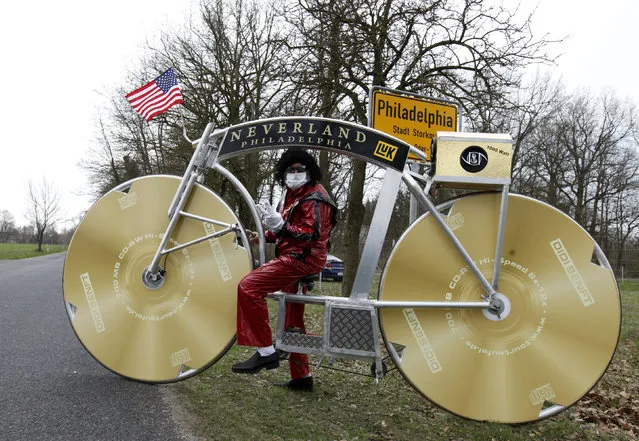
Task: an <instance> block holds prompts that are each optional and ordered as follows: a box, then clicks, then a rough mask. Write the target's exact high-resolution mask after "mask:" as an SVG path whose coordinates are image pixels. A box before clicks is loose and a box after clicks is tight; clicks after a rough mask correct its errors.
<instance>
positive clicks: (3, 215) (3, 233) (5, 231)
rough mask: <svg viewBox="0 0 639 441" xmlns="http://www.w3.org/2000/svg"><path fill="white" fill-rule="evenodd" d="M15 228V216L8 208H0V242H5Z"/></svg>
mask: <svg viewBox="0 0 639 441" xmlns="http://www.w3.org/2000/svg"><path fill="white" fill-rule="evenodd" d="M14 228H15V218H14V217H13V215H12V214H11V213H10V212H9V210H0V242H6V241H7V239H8V238H9V233H10V232H11V231H12V230H13V229H14Z"/></svg>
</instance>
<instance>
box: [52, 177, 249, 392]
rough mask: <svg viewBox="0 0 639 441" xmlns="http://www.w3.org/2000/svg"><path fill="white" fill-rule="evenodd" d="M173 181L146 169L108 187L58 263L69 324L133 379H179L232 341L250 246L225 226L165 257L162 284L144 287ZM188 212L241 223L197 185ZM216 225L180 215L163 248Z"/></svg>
mask: <svg viewBox="0 0 639 441" xmlns="http://www.w3.org/2000/svg"><path fill="white" fill-rule="evenodd" d="M179 183H180V179H179V178H177V177H171V176H149V177H144V178H140V179H136V180H133V181H131V182H130V183H128V184H125V185H123V186H120V187H118V189H120V190H118V189H114V190H111V191H110V192H109V193H107V194H106V195H105V196H104V197H102V198H101V199H100V200H99V201H98V202H96V204H95V205H93V207H92V208H91V209H90V210H89V212H88V213H87V214H86V216H85V217H84V218H83V219H82V222H81V223H80V225H79V226H78V228H77V230H76V232H75V234H74V236H73V239H72V240H71V243H70V245H69V249H68V252H67V256H66V260H65V264H64V279H63V291H64V300H65V302H66V306H67V312H68V314H69V318H70V320H71V325H72V327H73V330H74V332H75V333H76V335H77V336H78V338H79V340H80V341H81V342H82V344H83V345H84V347H85V348H86V349H87V350H88V351H89V352H90V353H91V355H93V357H95V358H96V360H98V361H99V362H100V363H102V364H103V365H104V366H105V367H107V368H108V369H110V370H112V371H114V372H116V373H118V374H120V375H122V376H125V377H128V378H131V379H134V380H139V381H145V382H154V383H155V382H171V381H177V380H180V379H183V378H187V377H189V376H192V375H194V374H196V373H198V372H200V371H202V370H204V369H206V368H207V367H209V366H210V365H211V364H213V363H214V362H215V361H217V360H218V359H219V358H220V357H221V356H222V355H223V354H224V353H225V352H226V351H227V350H228V349H229V347H230V346H231V345H232V343H233V341H234V339H235V323H236V303H237V284H238V283H239V281H240V280H241V279H242V277H244V276H245V275H246V274H248V272H249V271H250V270H251V256H250V252H249V251H248V250H247V249H245V248H243V247H241V246H239V245H238V244H237V241H236V236H235V234H234V233H230V234H225V235H223V236H220V237H218V238H215V239H209V240H205V241H204V242H200V243H198V244H196V245H191V246H188V247H186V248H183V249H180V250H177V251H174V252H171V253H169V254H168V255H166V256H164V257H162V259H161V260H160V266H161V267H162V268H163V269H164V270H165V271H166V273H165V274H164V283H162V284H159V285H158V286H153V287H152V289H150V288H148V287H147V286H148V283H146V284H145V283H144V282H143V273H144V271H145V269H146V268H147V267H148V266H149V265H150V264H151V261H152V260H153V257H154V255H155V252H156V250H157V249H158V247H159V245H160V241H161V239H162V237H163V236H164V233H165V231H166V228H167V226H168V223H169V218H168V208H169V205H170V204H171V201H172V200H173V196H174V195H175V192H176V190H177V188H178V185H179ZM184 211H186V212H188V213H192V214H195V215H199V216H202V217H205V218H208V219H212V220H216V221H220V222H224V223H226V224H238V220H237V218H236V217H235V216H234V214H233V212H232V211H231V209H230V208H229V207H228V206H227V205H226V204H225V203H224V202H223V201H222V200H221V199H220V198H219V196H217V195H216V194H215V193H213V192H212V191H210V190H208V189H207V188H205V187H203V186H200V185H196V186H195V187H194V188H193V191H192V193H191V197H190V199H189V201H188V202H187V205H186V206H185V208H184ZM222 228H223V227H220V226H217V225H213V224H210V223H203V222H200V221H198V220H193V219H189V218H185V217H182V218H180V220H179V221H178V223H177V226H176V228H175V230H174V232H173V234H172V235H171V239H170V240H169V243H168V245H167V248H172V247H175V246H178V245H179V244H184V243H187V242H189V241H191V240H195V239H198V238H201V237H203V236H206V235H207V234H210V233H212V232H213V231H219V230H220V229H222Z"/></svg>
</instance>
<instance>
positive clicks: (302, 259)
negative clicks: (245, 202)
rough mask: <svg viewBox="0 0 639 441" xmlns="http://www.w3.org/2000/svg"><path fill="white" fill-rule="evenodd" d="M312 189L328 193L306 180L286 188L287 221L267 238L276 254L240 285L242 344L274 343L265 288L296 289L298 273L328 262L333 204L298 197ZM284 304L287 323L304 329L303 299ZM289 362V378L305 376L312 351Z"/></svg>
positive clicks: (315, 270) (311, 271)
mask: <svg viewBox="0 0 639 441" xmlns="http://www.w3.org/2000/svg"><path fill="white" fill-rule="evenodd" d="M314 191H319V192H322V194H326V190H325V189H324V187H322V186H321V185H319V184H317V185H314V186H312V185H308V184H307V185H304V186H303V187H301V188H300V189H298V190H297V191H290V190H289V191H287V194H286V197H285V199H284V202H283V204H281V205H280V208H279V210H280V213H281V214H282V217H283V219H284V221H285V225H284V227H283V228H282V230H280V232H278V234H274V233H273V232H271V231H269V232H267V235H266V238H267V240H269V241H273V240H275V241H276V247H275V254H276V256H277V257H276V258H275V259H273V260H270V261H269V262H267V263H266V264H265V265H263V266H261V267H259V268H257V269H255V270H254V271H252V272H251V273H249V274H248V275H247V276H246V277H244V278H243V279H242V281H241V282H240V283H239V285H238V289H237V295H238V297H237V298H238V305H237V306H238V307H237V343H238V344H239V345H243V346H257V347H265V346H270V345H271V344H273V336H272V333H271V328H270V324H269V316H268V308H267V305H266V294H268V293H269V292H275V291H283V292H289V293H297V282H298V281H299V279H301V278H302V277H304V276H307V275H310V274H317V273H319V272H320V271H321V270H322V268H323V267H324V263H325V262H326V255H327V254H328V240H329V236H330V232H331V229H332V227H333V210H334V208H333V207H332V206H331V205H329V204H327V203H325V202H321V201H315V200H306V201H301V202H300V200H301V199H302V198H303V197H304V196H306V195H308V194H310V193H312V192H314ZM317 214H319V218H318V217H317V216H316V215H317ZM318 230H319V231H318ZM286 308H287V310H286V320H285V324H284V326H285V328H289V327H294V328H299V329H300V330H301V331H302V332H306V330H305V326H304V305H303V304H293V303H291V304H288V305H287V306H286ZM289 366H290V372H291V378H303V377H305V376H307V375H308V374H309V373H310V370H309V368H308V356H306V355H304V354H291V355H290V358H289Z"/></svg>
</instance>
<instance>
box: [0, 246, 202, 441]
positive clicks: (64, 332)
mask: <svg viewBox="0 0 639 441" xmlns="http://www.w3.org/2000/svg"><path fill="white" fill-rule="evenodd" d="M64 256H65V254H64V253H61V254H52V255H48V256H43V257H36V258H33V259H25V260H0V440H2V441H4V440H7V441H9V440H11V441H21V440H25V441H27V440H28V441H38V440H60V441H62V440H64V441H73V440H82V441H91V440H100V441H102V440H104V441H107V440H126V441H129V440H131V441H132V440H136V441H137V440H163V441H164V440H167V441H171V440H192V439H193V437H191V436H190V435H189V434H188V432H187V430H186V428H185V427H183V426H184V424H180V422H179V421H180V418H179V417H178V415H180V414H181V411H180V406H179V403H178V402H177V396H176V395H175V394H174V393H173V392H172V391H171V385H148V384H142V383H137V382H133V381H129V380H126V379H123V378H121V377H119V376H117V375H116V374H114V373H112V372H110V371H109V370H107V369H106V368H104V367H103V366H102V365H100V364H99V363H98V362H97V361H95V360H94V359H93V357H91V355H90V354H89V353H88V352H87V351H86V350H85V349H84V348H83V347H82V345H81V344H80V342H79V341H78V339H77V338H76V336H75V334H74V333H73V330H72V329H71V325H70V324H69V320H68V318H67V315H66V311H65V307H64V301H63V297H62V266H63V264H64Z"/></svg>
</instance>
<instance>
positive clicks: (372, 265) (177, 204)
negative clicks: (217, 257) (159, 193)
mask: <svg viewBox="0 0 639 441" xmlns="http://www.w3.org/2000/svg"><path fill="white" fill-rule="evenodd" d="M294 118H295V117H293V119H294ZM317 120H318V121H319V120H322V121H329V122H330V121H333V120H329V119H325V118H317ZM263 121H264V122H268V121H270V120H263ZM340 123H343V122H340ZM351 125H352V126H353V127H359V128H361V130H365V131H368V132H371V133H373V132H377V131H376V130H375V129H372V128H370V127H364V126H359V125H356V124H351ZM232 129H233V127H228V128H226V129H222V130H213V125H212V124H209V125H207V127H206V129H205V131H204V133H203V135H202V137H201V138H200V139H199V140H196V141H194V142H193V144H197V146H196V148H195V151H194V153H193V157H192V158H191V161H190V163H189V165H188V167H187V169H186V171H185V173H184V176H183V178H182V181H181V182H180V185H179V187H178V190H177V191H176V194H175V196H174V198H173V201H172V203H171V206H170V207H169V210H168V215H169V218H170V221H169V225H168V227H167V229H166V232H165V234H164V238H163V240H162V243H161V244H160V246H159V248H158V250H157V252H156V254H155V256H154V258H153V261H152V262H151V263H150V265H149V267H148V268H147V271H148V274H150V275H151V276H154V277H162V274H161V272H162V269H161V268H160V264H159V263H160V259H161V257H162V256H163V255H165V254H168V253H170V252H173V251H176V250H178V249H181V248H185V247H188V246H191V245H194V244H196V243H199V242H202V241H204V240H207V239H210V238H212V237H217V236H221V235H224V234H228V233H235V234H238V235H240V236H241V238H242V241H243V243H244V244H248V241H247V237H246V233H245V231H244V229H243V228H242V226H241V225H229V224H226V223H223V222H219V221H216V220H214V219H207V218H203V217H201V216H198V215H194V214H191V213H187V212H185V211H184V210H183V208H184V206H185V204H186V202H187V201H188V198H189V196H190V194H191V191H192V189H193V187H194V186H195V184H196V182H197V181H198V179H200V178H201V176H202V175H203V173H204V171H205V170H206V169H209V168H210V169H213V170H214V171H216V172H218V173H220V174H221V175H222V176H223V177H224V178H226V179H227V180H229V182H230V183H231V184H232V185H233V186H234V187H235V188H236V189H237V191H238V192H239V193H240V194H241V195H242V197H243V199H244V201H245V202H246V204H247V205H248V207H249V209H250V212H251V215H252V216H253V219H254V220H255V225H256V226H257V230H258V233H259V238H260V240H259V263H260V265H262V264H264V262H265V241H264V231H263V229H262V226H261V222H260V220H259V216H258V213H257V210H256V208H255V203H254V201H253V200H252V198H251V196H250V194H249V192H248V191H247V190H246V188H245V187H244V186H243V185H242V183H241V182H240V181H239V180H238V179H237V178H236V177H235V176H234V175H233V174H232V173H230V172H229V171H228V170H226V169H225V168H224V167H222V166H221V165H220V164H219V163H218V160H220V159H226V158H227V157H230V156H236V155H237V154H241V153H233V154H230V155H219V150H220V145H221V144H222V143H223V141H224V138H225V137H226V135H227V133H228V132H229V130H232ZM386 136H388V135H386ZM391 138H392V137H391ZM395 140H396V143H397V144H398V145H404V148H406V146H408V144H406V143H404V142H403V141H401V140H399V139H395ZM285 147H288V146H285ZM285 147H282V146H278V147H270V148H258V149H252V150H251V151H255V150H267V149H274V148H285ZM305 147H307V148H314V149H318V150H329V151H333V152H338V153H342V154H346V155H349V153H348V152H345V151H343V150H339V149H334V148H329V147H320V146H309V145H305ZM408 148H409V151H410V153H412V154H413V155H415V156H417V157H419V158H420V159H422V160H423V161H426V157H425V155H424V153H423V152H421V151H420V150H418V149H416V148H414V147H412V146H408ZM350 156H353V157H358V158H360V159H365V158H361V157H360V156H358V155H355V154H352V155H350ZM369 162H372V163H375V164H376V165H380V164H379V163H378V162H374V161H369ZM426 163H427V165H428V162H427V161H426ZM447 180H448V179H447ZM451 180H454V179H451ZM467 180H468V178H466V180H464V179H460V180H459V181H458V182H462V181H464V182H466V181H467ZM402 181H403V182H404V184H405V185H406V186H407V188H408V190H409V191H410V193H411V195H412V197H413V198H414V199H415V200H416V201H417V203H419V204H421V206H422V207H423V208H424V209H425V210H426V211H427V212H429V213H430V214H431V215H432V216H433V218H434V219H435V220H436V222H437V223H438V224H439V225H440V227H441V228H442V230H443V231H444V232H445V233H446V235H447V236H448V238H449V239H450V241H451V243H452V244H453V245H454V247H455V249H456V250H457V251H458V252H459V254H460V255H461V257H462V258H463V259H464V261H465V262H466V264H467V265H468V267H469V268H470V269H471V271H472V272H473V274H474V275H475V277H476V278H477V280H479V282H480V283H481V285H482V287H483V289H484V291H485V295H483V296H482V297H483V298H482V299H478V300H477V301H476V302H454V301H450V302H415V301H411V302H401V301H382V300H371V299H369V298H368V297H369V291H370V289H371V286H372V284H373V277H374V273H375V270H376V268H377V263H378V261H379V256H380V254H381V249H382V244H383V240H384V237H385V236H386V232H387V229H388V225H389V222H390V218H391V214H392V210H393V207H394V204H395V201H396V199H397V194H398V191H399V187H400V184H401V182H402ZM417 181H419V182H421V183H422V184H423V187H422V186H420V184H418V182H417ZM491 184H495V185H498V186H501V189H502V191H501V204H500V214H499V226H498V236H497V243H496V244H495V256H496V258H495V266H494V268H493V275H492V280H491V281H489V280H488V279H487V278H486V277H485V276H484V275H483V274H482V273H481V272H480V271H479V269H478V267H477V265H476V264H475V262H474V261H473V259H472V257H471V256H470V255H469V254H468V253H467V251H466V250H465V249H464V247H463V245H462V244H461V242H460V241H459V240H458V239H457V237H456V236H455V234H454V232H453V231H452V230H451V228H450V227H449V226H448V224H446V222H445V221H444V219H443V217H442V215H441V214H440V210H441V209H442V206H440V207H439V209H438V207H436V206H435V204H434V203H433V201H432V200H431V199H430V197H429V196H428V191H429V189H430V187H431V185H433V180H432V179H431V178H430V177H428V176H427V175H420V174H419V173H416V171H415V170H411V169H410V167H405V168H404V170H403V171H402V172H399V171H397V170H394V169H391V168H387V169H386V174H385V177H384V182H383V184H382V187H381V190H380V196H379V198H378V201H377V204H376V207H375V212H374V214H373V219H372V222H371V227H370V229H369V232H368V234H367V237H366V241H365V243H364V249H363V252H362V256H361V259H360V262H359V266H358V268H357V273H356V276H355V281H354V284H353V289H352V291H351V294H350V297H349V298H344V297H330V296H315V295H313V296H307V295H299V294H297V293H282V292H277V293H271V294H269V296H268V297H269V298H272V299H275V300H278V301H279V306H278V315H279V319H278V327H277V336H276V344H277V345H278V346H279V347H280V348H281V349H283V350H294V351H295V352H305V353H312V354H317V355H320V356H322V357H340V358H362V359H370V360H373V361H374V362H375V366H376V367H375V371H376V380H379V379H380V378H381V377H382V376H383V372H382V365H381V357H380V353H381V351H380V344H379V332H378V328H377V314H376V311H377V310H378V309H380V308H446V309H454V308H469V309H470V308H472V309H482V308H490V307H494V306H495V303H494V298H495V294H496V293H497V290H498V279H499V270H500V268H499V260H500V257H501V251H502V250H501V248H502V244H503V234H504V229H505V222H506V210H507V200H508V191H509V186H508V184H509V181H508V182H507V181H504V182H502V181H499V182H497V181H495V182H491ZM181 216H184V217H188V218H191V219H195V220H199V221H202V222H211V223H214V224H216V225H219V226H222V227H224V229H223V230H221V231H218V232H216V233H214V234H210V235H206V236H203V237H201V238H198V239H196V240H193V241H191V242H189V243H185V244H181V245H179V246H177V247H174V248H170V249H167V248H166V245H167V243H168V241H169V239H170V237H171V233H172V232H173V230H174V228H175V226H176V224H177V222H178V220H179V218H180V217H181ZM247 248H248V247H247ZM599 255H601V257H600V260H602V261H603V262H605V263H607V261H606V260H605V256H603V254H602V253H598V257H599ZM287 302H298V303H308V304H323V305H324V306H325V308H326V309H325V323H324V327H325V328H324V336H323V338H324V342H323V344H322V347H321V349H317V348H307V349H306V350H304V348H300V347H287V346H286V345H284V344H283V343H282V336H283V335H284V333H285V332H286V330H285V329H284V317H285V313H286V303H287ZM335 306H339V307H345V306H346V307H349V308H352V309H358V310H370V311H371V318H372V321H373V327H374V330H373V335H374V342H373V344H374V348H375V351H374V353H373V352H366V351H356V350H344V349H340V348H335V347H330V346H329V343H328V338H329V336H330V333H331V311H332V308H333V307H335ZM389 352H390V353H391V355H392V353H394V352H395V351H394V350H393V349H392V348H389ZM395 355H396V356H399V355H398V354H395ZM561 410H563V407H562V406H552V407H550V408H547V409H544V410H543V411H542V412H541V413H540V418H545V417H547V416H551V415H554V414H556V413H558V412H560V411H561Z"/></svg>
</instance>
